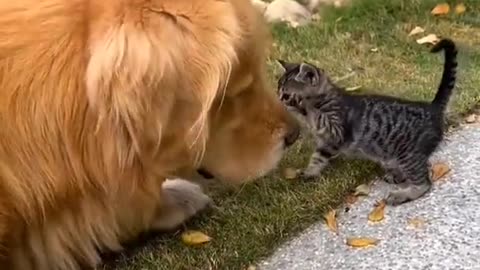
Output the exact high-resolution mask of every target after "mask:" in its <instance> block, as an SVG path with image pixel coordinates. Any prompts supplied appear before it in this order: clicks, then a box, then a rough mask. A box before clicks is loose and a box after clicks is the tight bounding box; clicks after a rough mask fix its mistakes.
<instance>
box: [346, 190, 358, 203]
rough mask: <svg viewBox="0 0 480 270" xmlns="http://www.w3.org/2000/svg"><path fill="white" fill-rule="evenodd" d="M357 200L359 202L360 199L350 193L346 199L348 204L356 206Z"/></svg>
mask: <svg viewBox="0 0 480 270" xmlns="http://www.w3.org/2000/svg"><path fill="white" fill-rule="evenodd" d="M357 200H358V197H357V196H355V195H354V194H353V193H349V194H347V196H346V197H345V202H346V203H347V204H354V203H356V202H357Z"/></svg>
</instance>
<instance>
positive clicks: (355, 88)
mask: <svg viewBox="0 0 480 270" xmlns="http://www.w3.org/2000/svg"><path fill="white" fill-rule="evenodd" d="M360 88H362V86H361V85H357V86H352V87H347V88H345V90H346V91H356V90H358V89H360Z"/></svg>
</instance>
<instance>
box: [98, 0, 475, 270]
mask: <svg viewBox="0 0 480 270" xmlns="http://www.w3.org/2000/svg"><path fill="white" fill-rule="evenodd" d="M439 2H440V1H435V0H388V1H386V0H354V5H353V6H352V7H350V8H342V9H328V10H326V12H325V13H324V16H323V19H322V21H320V22H315V23H313V24H311V25H309V26H307V27H302V28H297V29H291V28H288V27H286V26H284V25H274V26H272V31H273V34H274V37H275V43H276V46H275V48H274V51H273V56H272V58H271V59H270V67H271V74H272V84H273V83H274V82H275V80H274V78H275V76H277V75H278V74H280V69H279V67H278V66H277V65H276V64H275V63H274V61H273V60H274V59H276V58H282V59H286V60H291V61H302V60H307V61H310V62H312V63H315V64H318V65H320V66H322V67H323V68H324V69H325V70H327V71H329V72H330V74H331V76H333V77H341V76H343V75H345V74H348V73H350V72H351V71H352V70H354V71H356V75H355V76H353V77H350V78H349V79H346V80H344V81H342V82H341V84H342V85H344V86H356V85H361V86H363V88H362V89H361V90H359V91H368V92H377V93H384V94H389V95H395V96H401V97H406V98H410V99H417V100H431V99H432V98H433V96H434V94H435V91H436V87H437V85H438V82H439V79H440V75H441V70H442V64H443V57H442V56H441V55H432V54H430V53H429V52H428V48H427V47H426V46H424V45H418V44H416V42H415V38H418V37H408V36H407V34H408V32H409V31H410V30H411V29H412V28H413V27H414V26H417V25H418V26H421V27H423V28H425V30H426V31H427V33H435V34H437V35H441V36H448V37H451V38H453V39H455V40H456V41H457V42H458V45H459V47H460V53H459V79H458V84H457V86H458V87H457V88H456V90H455V91H456V92H455V98H454V100H453V102H452V105H453V106H452V107H451V108H452V110H451V115H452V116H455V115H461V114H463V113H465V112H467V111H469V110H470V109H471V108H473V107H474V106H475V105H476V104H478V102H479V101H480V3H479V2H478V0H465V1H463V2H464V3H465V4H466V5H467V8H468V9H467V12H466V13H465V14H464V15H461V16H458V15H453V14H452V15H449V16H446V17H442V18H435V17H433V16H431V15H430V10H431V9H432V7H433V6H435V4H436V3H439ZM447 2H449V3H451V4H455V3H456V2H455V1H447ZM420 36H421V35H420ZM371 49H375V50H376V52H372V50H371ZM309 149H310V142H309V141H308V140H307V141H302V142H299V143H297V144H296V145H295V146H294V147H293V148H292V149H291V150H290V151H289V153H288V154H287V155H286V157H285V159H284V160H283V161H282V167H284V166H289V167H302V166H304V165H306V163H307V160H308V157H309V155H310V150H309ZM378 173H379V170H378V167H377V166H375V165H373V164H371V163H368V162H362V161H344V160H338V161H336V162H334V163H333V164H332V166H331V167H330V168H329V169H327V170H326V172H325V173H324V174H323V176H322V177H321V179H319V180H318V181H317V182H310V183H302V182H299V181H295V180H283V179H281V177H280V175H279V174H278V173H273V174H272V175H270V176H268V177H265V178H264V179H260V180H259V181H257V182H255V183H251V184H247V185H245V186H243V187H242V188H241V189H239V190H231V189H227V188H224V187H215V188H214V189H213V190H212V191H211V193H212V194H213V197H214V199H215V201H216V202H217V204H218V207H217V208H215V209H213V210H211V211H208V212H207V213H204V214H203V215H201V216H200V217H198V218H196V219H194V220H192V221H191V222H189V223H188V224H187V225H186V227H187V228H189V229H198V230H201V231H203V232H205V233H207V234H208V235H210V236H212V237H213V241H212V242H210V243H208V244H207V245H205V246H201V247H187V246H184V245H183V244H182V243H181V241H180V240H179V234H180V233H181V231H182V229H180V230H178V231H177V232H175V233H171V234H161V235H157V236H156V237H153V238H152V237H150V238H148V239H149V240H148V241H144V242H142V243H141V245H136V247H135V248H131V249H129V250H128V251H127V252H126V253H124V254H123V255H119V256H116V257H115V258H114V259H113V260H112V262H110V263H109V264H108V266H105V268H106V269H121V270H134V269H169V270H170V269H245V268H246V267H247V266H248V265H250V264H254V263H255V262H258V261H259V260H261V259H262V258H264V257H265V256H268V255H269V254H271V253H272V252H273V251H274V249H275V248H276V247H278V245H279V244H281V243H282V242H284V241H286V240H288V239H289V238H290V237H292V236H294V235H295V234H296V233H298V232H299V231H301V230H303V229H305V228H306V227H307V226H309V225H310V224H312V223H313V222H315V221H318V220H320V219H321V218H322V215H323V213H324V212H325V211H326V210H328V209H330V208H331V207H335V206H337V205H338V204H340V203H341V202H342V200H343V199H342V198H343V196H344V195H345V194H346V193H347V192H348V190H349V189H351V188H353V187H355V186H356V185H358V184H359V183H362V182H366V181H369V180H370V179H372V178H374V176H375V175H377V174H378Z"/></svg>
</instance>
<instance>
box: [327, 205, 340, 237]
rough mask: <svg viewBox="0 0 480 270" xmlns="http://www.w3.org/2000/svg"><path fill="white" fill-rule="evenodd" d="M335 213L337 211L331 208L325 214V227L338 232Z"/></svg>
mask: <svg viewBox="0 0 480 270" xmlns="http://www.w3.org/2000/svg"><path fill="white" fill-rule="evenodd" d="M336 214H337V213H336V211H335V209H332V210H330V211H329V212H328V213H327V214H325V221H326V223H327V227H328V228H329V229H330V230H331V231H332V232H334V233H338V227H337V217H336Z"/></svg>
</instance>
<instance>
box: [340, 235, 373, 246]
mask: <svg viewBox="0 0 480 270" xmlns="http://www.w3.org/2000/svg"><path fill="white" fill-rule="evenodd" d="M379 241H380V240H378V239H374V238H369V237H350V238H347V245H349V246H351V247H369V246H374V245H376V244H378V242H379Z"/></svg>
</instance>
